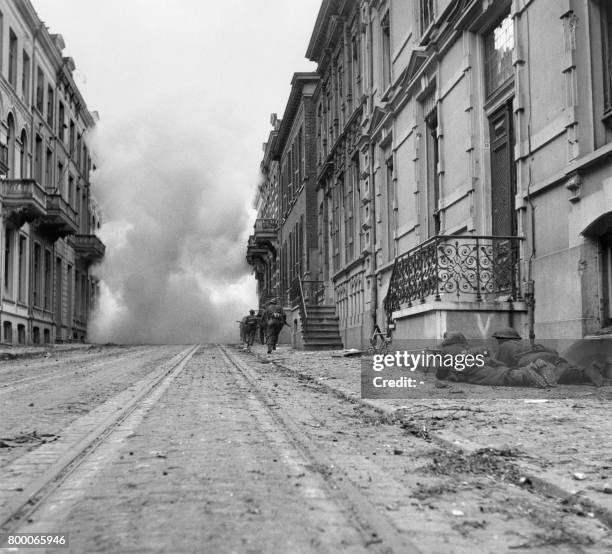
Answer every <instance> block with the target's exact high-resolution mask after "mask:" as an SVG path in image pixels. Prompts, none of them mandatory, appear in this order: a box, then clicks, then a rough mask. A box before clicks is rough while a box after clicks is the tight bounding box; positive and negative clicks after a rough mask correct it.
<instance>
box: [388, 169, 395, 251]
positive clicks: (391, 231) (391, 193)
mask: <svg viewBox="0 0 612 554" xmlns="http://www.w3.org/2000/svg"><path fill="white" fill-rule="evenodd" d="M386 167H387V175H386V177H387V248H388V256H389V258H388V259H389V260H393V259H394V258H395V208H394V205H395V182H394V179H393V157H390V158H389V159H388V160H387V163H386Z"/></svg>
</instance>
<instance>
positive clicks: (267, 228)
mask: <svg viewBox="0 0 612 554" xmlns="http://www.w3.org/2000/svg"><path fill="white" fill-rule="evenodd" d="M254 228H255V233H257V232H269V233H276V231H277V229H278V224H277V222H276V219H272V218H263V217H260V218H257V219H256V220H255V226H254Z"/></svg>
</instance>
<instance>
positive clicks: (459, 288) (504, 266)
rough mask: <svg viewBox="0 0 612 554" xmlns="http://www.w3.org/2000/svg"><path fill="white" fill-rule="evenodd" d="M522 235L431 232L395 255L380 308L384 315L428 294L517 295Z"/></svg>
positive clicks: (479, 297)
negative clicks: (383, 308) (426, 238)
mask: <svg viewBox="0 0 612 554" xmlns="http://www.w3.org/2000/svg"><path fill="white" fill-rule="evenodd" d="M521 240H523V239H522V238H521V237H487V236H460V235H451V236H435V237H433V238H431V239H429V240H427V241H425V242H424V243H422V244H420V245H419V246H417V247H415V248H413V249H412V250H409V251H408V252H406V253H405V254H403V255H401V256H399V257H397V258H396V259H395V263H394V265H393V272H392V274H391V280H390V281H389V288H388V291H387V296H386V297H385V301H384V307H385V311H386V312H387V315H388V316H389V317H390V316H391V313H392V312H394V311H396V310H399V309H400V308H402V307H411V306H412V303H413V302H415V301H420V302H421V303H424V302H425V301H426V299H427V298H429V297H433V299H434V300H436V301H440V300H442V297H443V296H448V295H450V296H456V297H457V299H463V297H465V299H466V300H476V301H480V300H482V299H483V295H493V294H507V295H509V296H511V297H512V298H513V299H514V300H520V299H521V291H520V264H519V247H520V242H521Z"/></svg>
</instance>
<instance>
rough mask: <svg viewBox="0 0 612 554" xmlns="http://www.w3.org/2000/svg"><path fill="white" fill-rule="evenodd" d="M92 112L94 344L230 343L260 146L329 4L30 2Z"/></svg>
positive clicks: (252, 304) (251, 296) (246, 287)
mask: <svg viewBox="0 0 612 554" xmlns="http://www.w3.org/2000/svg"><path fill="white" fill-rule="evenodd" d="M31 1H32V3H33V5H34V7H35V9H36V10H37V12H38V14H39V17H40V18H41V19H42V20H43V21H44V22H45V23H46V25H47V26H48V27H49V30H50V32H51V33H60V34H61V35H62V36H63V37H64V41H65V43H66V49H65V50H64V55H66V56H72V57H73V58H74V61H75V64H76V70H75V72H74V78H75V81H76V83H77V86H78V87H79V89H80V90H81V92H82V93H83V96H84V98H85V101H86V102H87V106H88V108H89V109H90V110H92V111H93V110H95V111H97V112H99V114H100V118H101V119H100V122H99V124H98V125H97V128H96V130H95V132H94V133H92V134H91V136H90V137H89V142H90V145H91V148H92V149H93V151H94V152H95V155H96V161H97V167H98V169H97V170H96V172H95V173H94V175H93V177H92V182H93V185H92V186H93V193H94V195H95V197H96V199H97V200H98V203H99V205H100V207H101V210H102V218H103V222H104V223H103V226H102V228H101V230H100V232H99V234H100V236H101V238H102V239H103V241H104V242H105V244H106V256H105V259H104V261H103V262H102V264H101V265H99V266H97V267H95V268H94V272H95V273H96V274H97V275H98V276H99V277H100V279H101V280H102V289H101V290H102V294H101V299H100V306H99V309H98V311H97V312H96V314H95V315H94V319H93V321H92V322H91V324H90V339H91V340H94V341H96V342H117V343H126V342H128V343H191V342H216V341H227V340H236V337H237V336H238V325H237V323H236V320H239V319H240V318H241V317H242V316H243V315H244V314H246V313H247V312H248V310H249V309H250V308H256V307H257V306H256V302H257V300H256V295H255V279H254V276H253V275H252V274H251V271H250V268H249V266H248V265H247V264H246V261H245V255H246V240H247V237H248V235H249V234H250V233H251V232H252V225H253V221H254V218H255V212H254V210H253V198H254V195H255V190H256V187H257V184H258V183H259V181H260V176H259V163H260V161H261V158H262V154H263V152H262V143H263V142H265V141H266V140H267V137H268V134H269V132H270V130H271V127H270V114H271V113H273V112H275V113H278V115H279V117H282V113H283V111H284V108H285V104H286V102H287V99H288V95H289V91H290V82H291V77H292V75H293V73H294V72H296V71H314V70H315V69H316V67H315V65H314V64H312V63H311V62H309V61H307V60H306V59H305V57H304V54H305V52H306V48H307V46H308V41H309V38H310V34H311V32H312V29H313V27H314V22H315V19H316V16H317V13H318V9H319V6H320V3H321V0H290V1H288V0H258V1H253V0H222V1H216V2H212V1H209V0H172V1H171V0H146V1H145V0H104V1H102V0H31Z"/></svg>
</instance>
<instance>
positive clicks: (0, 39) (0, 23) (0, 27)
mask: <svg viewBox="0 0 612 554" xmlns="http://www.w3.org/2000/svg"><path fill="white" fill-rule="evenodd" d="M3 45H4V15H3V14H2V12H0V69H2V59H3V58H4V46H3Z"/></svg>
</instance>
